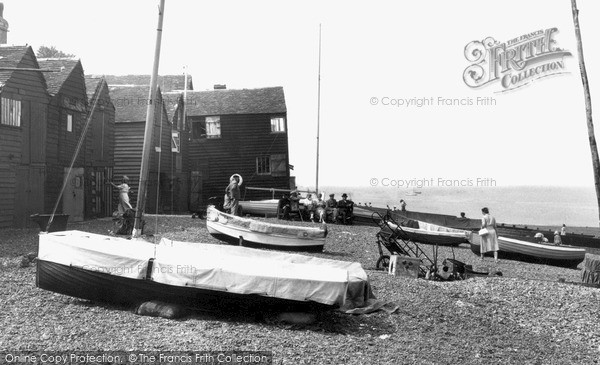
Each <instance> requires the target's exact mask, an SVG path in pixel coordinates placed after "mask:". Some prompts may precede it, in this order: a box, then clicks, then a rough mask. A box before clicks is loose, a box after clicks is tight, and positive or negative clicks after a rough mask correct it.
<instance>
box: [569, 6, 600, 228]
mask: <svg viewBox="0 0 600 365" xmlns="http://www.w3.org/2000/svg"><path fill="white" fill-rule="evenodd" d="M571 10H572V12H573V25H574V26H575V37H576V38H577V53H578V55H579V70H580V72H581V82H582V83H583V95H584V100H585V115H586V124H587V129H588V141H589V143H590V150H591V153H592V168H593V171H594V185H595V187H596V200H597V204H598V207H599V208H600V157H599V156H598V145H597V144H596V135H595V133H594V122H593V120H592V96H591V94H590V84H589V82H588V77H587V71H586V68H585V62H584V60H583V42H582V40H581V30H580V29H579V9H577V3H576V1H575V0H571ZM599 222H600V217H599ZM599 224H600V223H599Z"/></svg>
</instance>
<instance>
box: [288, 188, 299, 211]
mask: <svg viewBox="0 0 600 365" xmlns="http://www.w3.org/2000/svg"><path fill="white" fill-rule="evenodd" d="M290 212H291V213H300V197H299V196H298V192H297V191H295V190H294V191H292V193H291V194H290Z"/></svg>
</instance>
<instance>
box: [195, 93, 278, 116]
mask: <svg viewBox="0 0 600 365" xmlns="http://www.w3.org/2000/svg"><path fill="white" fill-rule="evenodd" d="M285 112H287V108H286V106H285V95H284V93H283V87H281V86H277V87H265V88H260V89H240V90H234V89H231V90H210V91H192V92H188V93H187V105H186V114H187V115H188V116H201V115H227V114H270V113H285Z"/></svg>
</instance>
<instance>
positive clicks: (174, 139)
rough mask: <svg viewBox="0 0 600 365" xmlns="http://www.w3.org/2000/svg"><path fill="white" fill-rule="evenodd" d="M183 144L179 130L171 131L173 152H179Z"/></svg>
mask: <svg viewBox="0 0 600 365" xmlns="http://www.w3.org/2000/svg"><path fill="white" fill-rule="evenodd" d="M180 145H181V140H180V139H179V131H172V132H171V152H176V153H179V152H180V149H179V146H180Z"/></svg>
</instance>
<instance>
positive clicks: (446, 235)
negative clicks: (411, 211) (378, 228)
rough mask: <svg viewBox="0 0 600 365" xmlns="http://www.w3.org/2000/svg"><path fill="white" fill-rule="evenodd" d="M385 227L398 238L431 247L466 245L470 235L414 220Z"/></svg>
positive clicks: (389, 224) (388, 224)
mask: <svg viewBox="0 0 600 365" xmlns="http://www.w3.org/2000/svg"><path fill="white" fill-rule="evenodd" d="M387 227H388V228H389V229H390V230H391V231H394V232H395V234H396V235H397V236H398V237H399V238H402V239H404V240H411V241H414V242H418V243H425V244H431V245H442V246H458V245H460V244H461V243H468V242H469V239H470V238H471V235H472V232H470V231H465V230H460V229H453V228H448V227H442V226H438V225H436V224H431V223H427V222H420V221H415V220H410V221H405V222H402V223H400V225H399V226H398V225H396V224H394V223H390V222H388V223H387Z"/></svg>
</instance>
